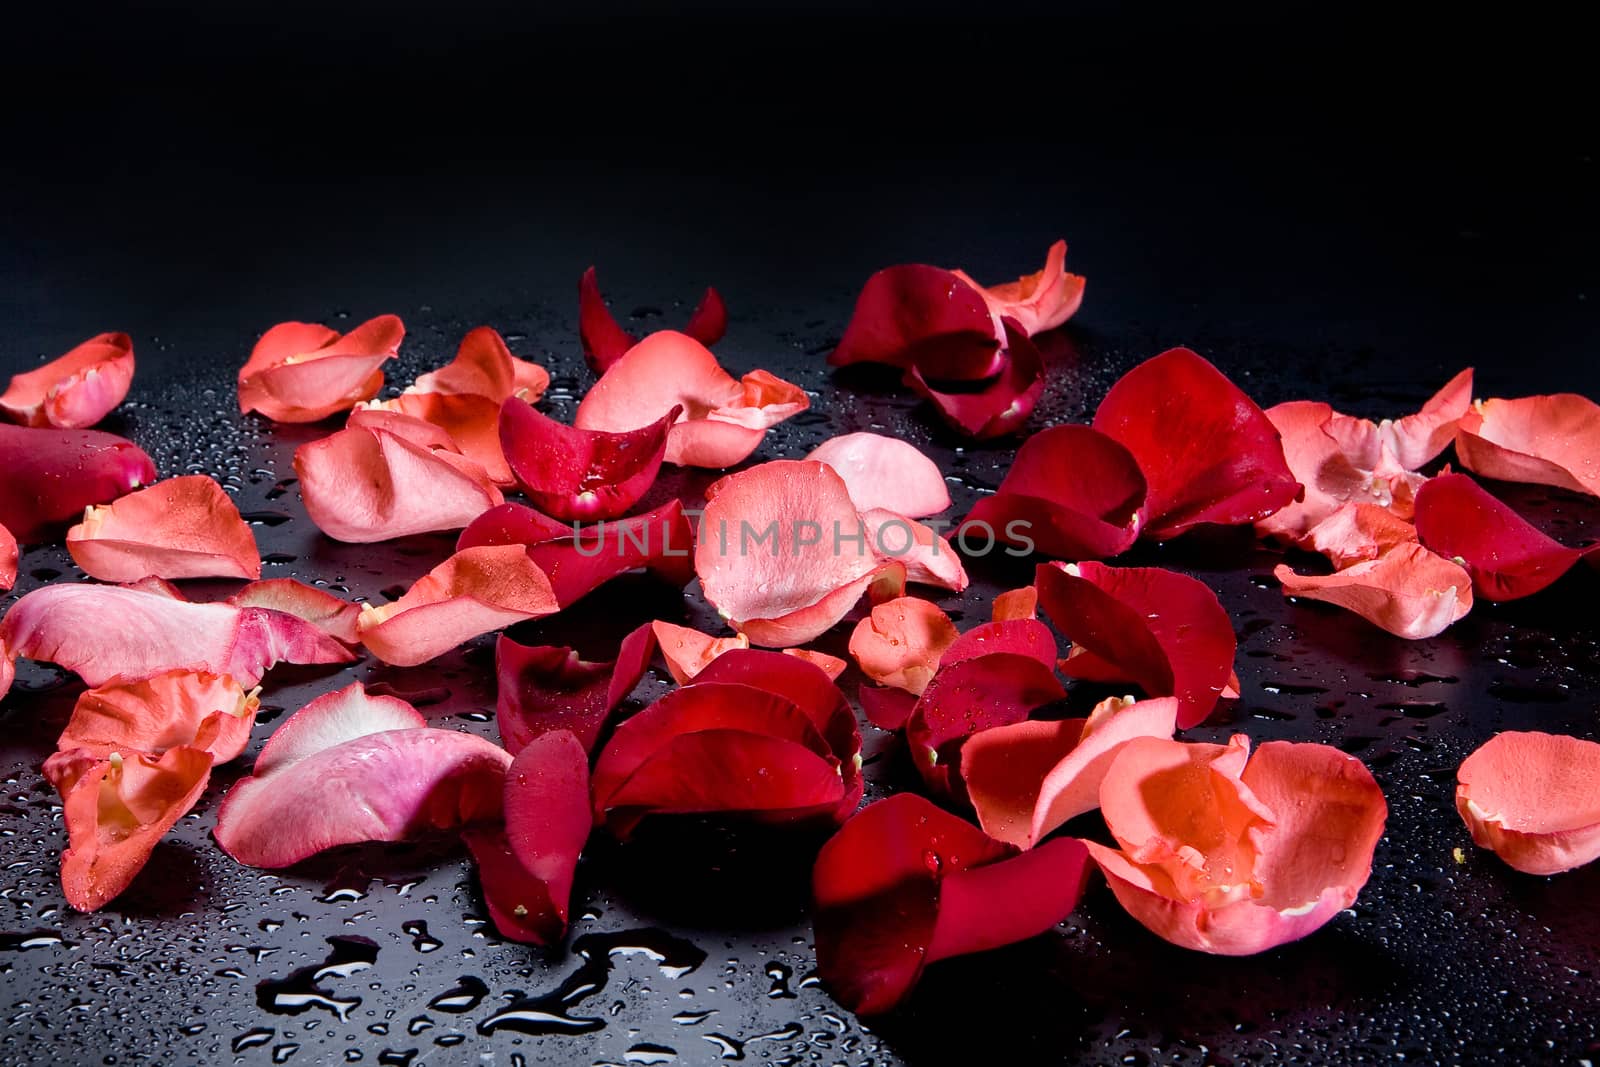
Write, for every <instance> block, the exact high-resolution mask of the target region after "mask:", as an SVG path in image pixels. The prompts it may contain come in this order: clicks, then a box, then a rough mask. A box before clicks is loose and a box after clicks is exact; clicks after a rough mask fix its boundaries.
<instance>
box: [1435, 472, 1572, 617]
mask: <svg viewBox="0 0 1600 1067" xmlns="http://www.w3.org/2000/svg"><path fill="white" fill-rule="evenodd" d="M1417 535H1418V536H1419V537H1420V538H1421V539H1422V543H1423V544H1424V545H1426V546H1427V547H1428V548H1430V549H1432V550H1433V551H1434V552H1436V553H1438V554H1439V555H1441V556H1444V557H1446V558H1450V559H1458V560H1462V561H1464V562H1465V565H1466V568H1467V572H1468V573H1469V574H1471V575H1472V589H1473V592H1475V593H1476V594H1477V595H1478V596H1481V597H1483V598H1484V599H1486V600H1515V599H1517V598H1518V597H1525V596H1532V595H1533V594H1534V593H1537V592H1538V591H1539V590H1541V589H1543V588H1545V587H1546V586H1547V585H1549V584H1550V583H1551V582H1553V581H1555V580H1556V579H1557V578H1560V577H1561V576H1562V575H1563V574H1565V573H1567V571H1568V570H1570V569H1571V567H1572V565H1573V564H1574V563H1577V562H1578V560H1580V559H1582V558H1583V557H1584V556H1586V555H1590V554H1592V553H1594V552H1595V551H1597V549H1596V548H1595V547H1594V546H1590V547H1589V548H1586V549H1585V548H1568V547H1566V546H1565V545H1563V544H1561V543H1559V542H1557V541H1555V540H1552V539H1551V538H1549V537H1546V536H1545V535H1544V534H1543V533H1541V532H1539V530H1538V529H1536V528H1535V527H1534V526H1533V525H1532V524H1531V523H1529V522H1528V521H1527V520H1526V519H1524V518H1522V516H1520V515H1518V514H1517V513H1516V512H1515V511H1513V510H1512V509H1511V508H1509V507H1507V506H1506V505H1505V504H1503V503H1501V502H1500V501H1499V500H1496V499H1495V498H1494V497H1493V496H1491V495H1490V494H1489V492H1488V490H1486V489H1484V488H1483V487H1482V486H1480V485H1479V484H1478V483H1477V482H1475V481H1473V480H1472V479H1471V478H1468V477H1467V476H1466V475H1465V474H1441V475H1439V476H1438V477H1436V478H1430V479H1428V481H1427V482H1426V483H1425V484H1424V485H1423V487H1422V489H1421V490H1420V491H1419V492H1418V493H1417Z"/></svg>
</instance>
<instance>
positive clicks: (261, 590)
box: [227, 578, 361, 645]
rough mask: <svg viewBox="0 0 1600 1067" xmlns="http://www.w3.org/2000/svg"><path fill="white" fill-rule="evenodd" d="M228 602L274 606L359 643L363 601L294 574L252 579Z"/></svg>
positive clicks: (352, 642)
mask: <svg viewBox="0 0 1600 1067" xmlns="http://www.w3.org/2000/svg"><path fill="white" fill-rule="evenodd" d="M227 602H228V603H229V604H232V605H234V606H235V607H241V608H271V609H272V610H273V611H281V612H283V613H284V614H286V615H293V616H294V617H295V618H297V619H304V620H305V621H306V622H309V623H310V624H311V625H313V626H315V627H316V628H317V629H319V630H321V631H322V632H323V633H325V634H327V635H328V636H329V637H332V638H336V639H337V640H339V641H343V642H344V643H345V644H347V645H354V644H359V643H360V641H361V637H360V635H359V634H358V633H357V632H356V621H357V620H358V619H359V618H360V617H361V605H360V604H352V603H351V602H350V601H348V600H344V599H342V598H340V597H337V596H334V595H333V594H332V593H330V592H328V591H327V590H326V589H318V588H317V587H316V586H311V585H307V584H306V583H304V582H301V581H297V580H296V579H294V578H267V579H265V580H263V581H259V582H251V583H250V584H249V585H247V586H245V587H244V588H243V589H240V590H239V591H238V592H237V593H235V594H233V595H232V596H230V597H229V598H228V600H227Z"/></svg>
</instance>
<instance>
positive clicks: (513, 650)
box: [494, 624, 656, 756]
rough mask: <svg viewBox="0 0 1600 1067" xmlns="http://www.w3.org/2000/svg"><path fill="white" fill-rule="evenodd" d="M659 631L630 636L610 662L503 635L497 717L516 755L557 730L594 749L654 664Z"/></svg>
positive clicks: (498, 648)
mask: <svg viewBox="0 0 1600 1067" xmlns="http://www.w3.org/2000/svg"><path fill="white" fill-rule="evenodd" d="M655 644H656V641H655V635H654V632H653V631H652V630H651V628H650V626H649V624H646V625H644V626H641V627H639V628H638V629H637V630H634V631H633V632H632V633H630V634H629V635H628V636H627V637H625V638H623V639H622V644H621V646H620V647H619V648H618V650H617V658H616V660H614V661H613V662H611V663H590V662H588V661H586V660H583V659H580V658H579V657H578V654H577V652H575V651H573V650H572V649H570V648H566V647H562V646H551V645H540V646H529V645H520V644H518V643H517V642H515V641H513V640H511V639H510V638H509V637H506V636H504V635H501V637H500V640H499V641H498V642H496V643H495V647H494V662H495V674H496V676H497V678H498V679H499V697H498V699H497V700H496V701H495V721H496V722H497V723H498V724H499V726H500V741H501V743H502V744H504V745H505V747H506V751H507V752H510V753H511V754H512V755H513V756H515V755H516V754H517V753H519V752H521V751H522V750H523V749H524V748H526V747H527V745H528V742H530V741H532V740H533V739H534V738H536V737H538V736H540V735H542V734H546V733H549V732H551V731H553V730H564V731H567V732H569V733H571V734H572V735H573V736H574V737H576V738H577V739H578V741H579V742H580V743H581V744H582V745H583V748H584V751H586V752H587V751H589V750H592V749H593V748H594V745H595V742H596V741H597V740H598V739H599V737H600V732H601V730H603V729H604V728H605V725H606V722H607V720H609V719H610V717H611V713H612V712H613V711H615V710H616V709H617V708H618V706H620V705H621V704H622V702H623V701H624V700H626V699H627V698H628V694H629V693H631V692H633V689H634V686H636V685H638V684H639V679H640V678H642V677H644V672H645V671H646V670H647V669H648V668H649V666H650V657H651V655H652V654H653V653H654V651H655Z"/></svg>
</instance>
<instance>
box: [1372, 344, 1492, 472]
mask: <svg viewBox="0 0 1600 1067" xmlns="http://www.w3.org/2000/svg"><path fill="white" fill-rule="evenodd" d="M1471 408H1472V368H1471V367H1468V368H1467V369H1466V370H1464V371H1462V372H1461V373H1460V374H1457V375H1456V376H1455V377H1454V378H1451V379H1450V380H1449V381H1448V382H1446V383H1445V385H1444V387H1443V388H1441V389H1440V390H1439V391H1438V392H1437V393H1435V394H1434V395H1433V396H1431V397H1430V398H1429V399H1428V402H1427V403H1426V404H1423V405H1422V408H1421V410H1419V411H1418V412H1417V413H1416V414H1415V415H1407V416H1405V417H1404V418H1402V419H1396V420H1394V421H1392V422H1391V421H1389V420H1387V419H1385V420H1384V421H1383V422H1381V423H1379V424H1378V431H1379V435H1380V436H1381V437H1382V438H1383V442H1384V444H1385V445H1387V446H1388V448H1389V450H1390V451H1391V452H1392V453H1393V454H1394V457H1395V459H1396V460H1397V461H1398V462H1399V464H1400V466H1402V467H1404V468H1405V469H1406V470H1411V471H1414V470H1416V469H1417V468H1418V467H1421V466H1422V465H1423V464H1424V463H1427V462H1429V461H1430V460H1432V459H1434V458H1436V457H1437V456H1438V455H1439V453H1440V452H1443V451H1444V450H1445V449H1446V448H1448V447H1449V446H1450V442H1451V440H1453V439H1454V437H1455V435H1456V423H1457V422H1459V421H1460V419H1461V417H1462V416H1463V415H1465V414H1466V413H1467V412H1468V411H1470V410H1471Z"/></svg>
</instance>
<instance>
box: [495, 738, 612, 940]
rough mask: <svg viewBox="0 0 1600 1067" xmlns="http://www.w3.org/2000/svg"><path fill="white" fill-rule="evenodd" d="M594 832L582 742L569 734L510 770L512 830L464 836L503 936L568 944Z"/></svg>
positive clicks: (536, 748)
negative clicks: (575, 888)
mask: <svg viewBox="0 0 1600 1067" xmlns="http://www.w3.org/2000/svg"><path fill="white" fill-rule="evenodd" d="M592 825H593V823H592V821H591V818H590V814H589V754H588V750H587V749H586V748H585V746H584V745H583V743H582V742H581V741H579V740H578V739H577V738H575V737H573V736H572V734H570V733H568V732H567V731H565V730H557V731H553V732H550V733H546V734H543V735H541V736H540V737H537V738H535V739H534V740H532V741H530V742H529V743H528V745H527V746H526V747H525V748H523V750H522V751H521V752H520V753H518V755H517V757H516V759H514V760H512V761H511V765H510V767H508V768H507V769H506V775H505V826H504V827H503V828H501V827H471V828H468V830H467V831H466V833H465V835H464V836H465V838H466V841H467V845H468V847H469V848H471V849H472V857H473V859H474V860H475V861H476V862H477V864H478V876H479V880H480V881H481V882H482V884H483V896H484V900H485V902H486V903H487V904H488V906H489V917H490V918H491V919H493V920H494V925H495V929H496V930H498V931H499V932H500V934H501V936H503V937H508V938H511V939H512V940H514V941H523V942H527V943H530V944H535V945H549V944H554V943H556V942H558V941H560V940H561V936H562V935H563V934H564V933H565V932H566V928H567V916H568V907H569V904H570V901H571V899H572V877H573V874H574V872H575V871H576V870H577V866H578V854H579V853H580V852H582V851H583V845H584V842H585V841H587V840H588V839H589V829H590V827H591V826H592Z"/></svg>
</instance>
